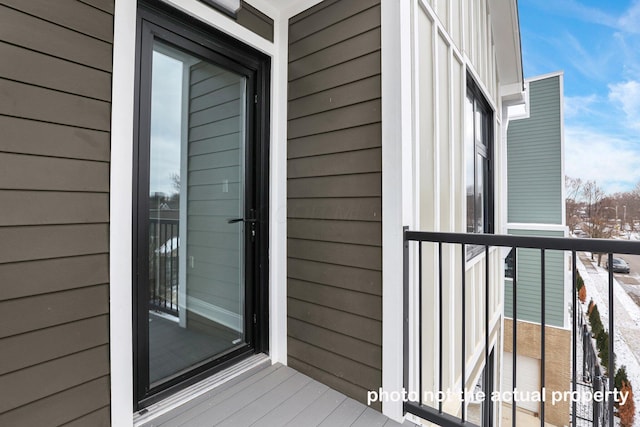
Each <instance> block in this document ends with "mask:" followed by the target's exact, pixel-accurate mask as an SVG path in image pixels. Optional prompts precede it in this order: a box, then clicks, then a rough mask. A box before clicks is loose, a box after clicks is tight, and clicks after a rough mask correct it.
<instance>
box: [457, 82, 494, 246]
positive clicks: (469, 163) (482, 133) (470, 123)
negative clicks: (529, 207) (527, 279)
mask: <svg viewBox="0 0 640 427" xmlns="http://www.w3.org/2000/svg"><path fill="white" fill-rule="evenodd" d="M467 82H468V83H467V96H466V100H465V114H464V117H465V129H464V132H465V133H464V158H465V176H466V182H465V184H466V189H467V191H466V197H467V233H492V232H493V179H492V176H491V171H492V170H493V167H492V140H493V129H492V111H491V108H490V107H489V104H488V103H487V101H486V100H485V98H484V97H483V96H482V93H481V92H480V89H479V88H478V86H477V85H476V84H475V82H474V81H473V79H472V78H471V77H470V76H467ZM469 249H470V250H469V252H468V257H470V256H473V255H476V254H477V253H479V252H480V250H481V248H479V247H474V248H469ZM469 255H470V256H469Z"/></svg>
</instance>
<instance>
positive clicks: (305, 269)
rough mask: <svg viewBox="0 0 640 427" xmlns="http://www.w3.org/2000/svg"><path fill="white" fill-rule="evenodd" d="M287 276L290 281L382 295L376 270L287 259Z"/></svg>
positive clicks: (379, 278) (380, 277)
mask: <svg viewBox="0 0 640 427" xmlns="http://www.w3.org/2000/svg"><path fill="white" fill-rule="evenodd" d="M287 276H288V277H289V278H290V279H299V280H305V281H308V282H314V283H320V284H325V285H330V286H336V287H340V288H343V289H351V290H354V291H358V292H362V293H367V294H372V295H382V276H381V274H380V272H379V271H377V270H366V269H361V268H356V267H348V266H344V265H337V264H326V263H323V262H318V261H309V260H304V259H296V258H289V260H288V262H287Z"/></svg>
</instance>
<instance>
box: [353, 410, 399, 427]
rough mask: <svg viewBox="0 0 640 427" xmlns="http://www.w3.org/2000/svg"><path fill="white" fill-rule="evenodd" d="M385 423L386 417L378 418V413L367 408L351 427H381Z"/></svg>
mask: <svg viewBox="0 0 640 427" xmlns="http://www.w3.org/2000/svg"><path fill="white" fill-rule="evenodd" d="M387 421H390V420H389V419H388V418H386V417H382V416H380V412H378V411H376V410H375V409H371V408H367V409H365V411H364V412H363V413H362V414H361V415H360V416H359V417H358V419H357V420H356V421H355V422H354V423H353V424H352V426H353V427H383V426H384V425H385V424H386V422H387Z"/></svg>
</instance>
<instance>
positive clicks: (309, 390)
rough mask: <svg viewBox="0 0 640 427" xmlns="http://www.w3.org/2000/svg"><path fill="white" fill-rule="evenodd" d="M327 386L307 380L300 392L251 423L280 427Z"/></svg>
mask: <svg viewBox="0 0 640 427" xmlns="http://www.w3.org/2000/svg"><path fill="white" fill-rule="evenodd" d="M328 389H329V387H327V386H326V385H324V384H321V383H319V382H317V381H309V382H308V383H307V384H306V385H305V386H304V387H303V388H302V390H300V392H298V393H296V394H294V395H293V396H292V397H290V398H289V399H287V400H286V401H285V402H283V403H282V404H281V405H279V406H276V407H275V408H273V409H272V410H271V411H270V412H269V413H268V414H266V415H265V416H264V417H262V418H261V419H260V420H258V421H257V422H255V423H254V424H252V426H254V427H281V426H284V425H286V424H287V423H288V422H290V421H291V420H292V419H294V418H295V417H296V416H297V415H298V414H300V413H301V412H302V411H303V410H304V409H306V408H307V407H308V406H310V405H311V404H312V403H313V402H314V401H316V400H317V399H318V398H319V397H320V396H322V394H323V393H325V392H326V391H327V390H328Z"/></svg>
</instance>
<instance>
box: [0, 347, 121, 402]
mask: <svg viewBox="0 0 640 427" xmlns="http://www.w3.org/2000/svg"><path fill="white" fill-rule="evenodd" d="M62 373H64V375H62ZM108 373H109V347H108V346H106V345H104V346H100V347H96V348H92V349H89V350H86V351H82V352H80V353H74V354H71V355H69V356H65V357H62V358H59V359H54V360H51V361H48V362H46V363H42V364H40V365H36V366H34V367H31V368H28V369H23V370H20V371H16V372H12V373H10V374H5V375H3V376H2V377H0V390H11V393H8V394H7V395H6V396H5V398H4V399H2V400H1V401H0V413H2V412H5V411H7V410H10V409H13V408H18V407H20V406H23V405H26V404H28V403H31V402H32V401H33V399H34V398H35V399H40V398H45V397H47V396H51V395H52V394H56V393H60V392H61V391H64V390H67V389H69V388H71V387H75V386H76V385H79V384H83V383H86V382H88V381H91V380H93V379H95V378H96V377H102V376H104V375H106V374H108Z"/></svg>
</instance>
